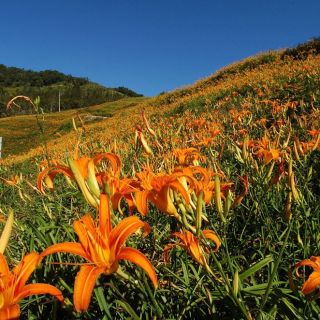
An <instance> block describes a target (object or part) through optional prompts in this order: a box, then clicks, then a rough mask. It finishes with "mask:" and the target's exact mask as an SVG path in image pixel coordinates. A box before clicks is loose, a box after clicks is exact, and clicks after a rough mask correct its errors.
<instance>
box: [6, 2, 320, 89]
mask: <svg viewBox="0 0 320 320" xmlns="http://www.w3.org/2000/svg"><path fill="white" fill-rule="evenodd" d="M0 10H1V17H0V35H1V37H0V63H2V64H5V65H8V66H16V67H22V68H25V69H32V70H45V69H54V70H58V71H61V72H64V73H67V74H72V75H74V76H83V77H88V78H89V79H90V80H92V81H94V82H98V83H101V84H103V85H106V86H109V87H116V86H125V87H129V88H131V89H133V90H136V91H137V92H140V93H143V94H145V95H155V94H158V93H159V92H161V91H168V90H172V89H175V88H177V87H181V86H183V85H186V84H191V83H193V82H194V81H195V80H198V79H201V78H203V77H206V76H208V75H210V74H211V73H213V72H214V71H216V70H217V69H219V68H221V67H223V66H225V65H228V64H229V63H231V62H234V61H238V60H240V59H242V58H245V57H247V56H250V55H253V54H256V53H258V52H261V51H267V50H269V49H279V48H284V47H290V46H294V45H296V44H298V43H301V42H304V41H306V40H308V39H310V38H312V37H316V36H320V17H319V13H320V0H313V1H308V0H270V1H267V0H265V1H262V0H261V1H260V0H256V1H254V0H252V1H246V0H233V1H231V0H226V1H223V0H220V1H218V0H216V1H215V0H135V1H134V0H113V1H109V0H52V1H49V0H48V1H47V0H19V1H18V0H10V1H9V0H7V1H1V5H0Z"/></svg>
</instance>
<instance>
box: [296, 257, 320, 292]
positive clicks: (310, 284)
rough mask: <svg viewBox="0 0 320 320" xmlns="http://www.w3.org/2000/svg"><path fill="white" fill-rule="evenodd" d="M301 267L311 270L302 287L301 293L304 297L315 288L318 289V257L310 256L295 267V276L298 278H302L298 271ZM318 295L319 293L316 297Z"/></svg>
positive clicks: (319, 281)
mask: <svg viewBox="0 0 320 320" xmlns="http://www.w3.org/2000/svg"><path fill="white" fill-rule="evenodd" d="M302 266H308V267H311V268H312V269H313V272H312V273H311V274H310V276H309V278H308V279H307V281H306V282H305V283H304V284H303V286H302V293H303V294H304V295H309V294H311V293H313V292H314V291H315V290H316V289H317V288H320V256H317V257H315V256H312V257H311V258H310V259H305V260H302V261H300V262H298V263H297V264H296V265H295V268H296V274H297V276H298V277H299V278H301V277H302V276H301V275H300V273H299V269H300V268H301V267H302ZM319 295H320V293H318V295H317V297H319Z"/></svg>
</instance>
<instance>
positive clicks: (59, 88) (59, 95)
mask: <svg viewBox="0 0 320 320" xmlns="http://www.w3.org/2000/svg"><path fill="white" fill-rule="evenodd" d="M60 98H61V94H60V88H59V105H58V110H59V112H60V111H61V110H60V100H61V99H60Z"/></svg>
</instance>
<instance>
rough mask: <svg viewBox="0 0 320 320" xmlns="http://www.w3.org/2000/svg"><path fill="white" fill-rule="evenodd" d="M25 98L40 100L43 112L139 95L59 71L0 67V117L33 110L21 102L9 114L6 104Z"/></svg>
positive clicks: (125, 89) (27, 112)
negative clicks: (19, 105)
mask: <svg viewBox="0 0 320 320" xmlns="http://www.w3.org/2000/svg"><path fill="white" fill-rule="evenodd" d="M17 95H25V96H28V97H30V98H32V99H35V98H36V97H37V96H40V97H41V102H42V103H41V106H42V108H43V110H44V111H46V112H54V111H58V108H59V96H60V109H61V110H67V109H76V108H81V107H86V106H89V105H94V104H98V103H102V102H106V101H116V100H119V99H121V98H125V97H139V96H142V95H139V94H137V93H136V92H134V91H132V90H130V89H128V88H124V87H118V88H106V87H104V86H102V85H99V84H97V83H93V82H91V81H89V80H88V79H86V78H79V77H73V76H71V75H65V74H63V73H61V72H58V71H53V70H46V71H39V72H36V71H31V70H24V69H21V68H15V67H6V66H4V65H1V64H0V117H1V116H2V117H3V116H12V115H15V114H29V113H31V111H32V110H30V108H28V105H27V104H25V103H24V102H23V101H22V102H21V108H20V109H15V110H11V111H8V110H7V109H6V104H7V102H8V101H9V100H10V99H11V98H12V97H14V96H17Z"/></svg>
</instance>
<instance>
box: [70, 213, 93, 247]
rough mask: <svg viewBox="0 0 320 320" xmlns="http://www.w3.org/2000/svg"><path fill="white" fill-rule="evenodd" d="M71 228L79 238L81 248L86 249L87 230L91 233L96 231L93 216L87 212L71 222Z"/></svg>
mask: <svg viewBox="0 0 320 320" xmlns="http://www.w3.org/2000/svg"><path fill="white" fill-rule="evenodd" d="M73 228H74V231H75V233H76V234H77V236H78V238H79V242H80V243H81V244H82V246H83V248H84V249H85V250H87V248H88V232H90V233H91V234H95V233H96V230H95V228H96V227H95V223H94V220H93V218H92V217H91V215H90V214H89V213H87V214H85V215H84V216H83V217H82V218H81V219H80V220H78V221H75V222H74V223H73Z"/></svg>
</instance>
